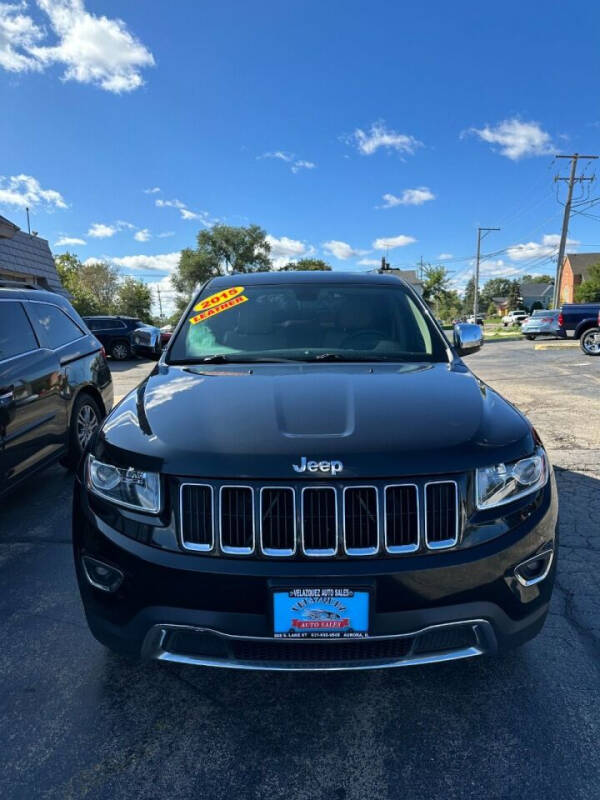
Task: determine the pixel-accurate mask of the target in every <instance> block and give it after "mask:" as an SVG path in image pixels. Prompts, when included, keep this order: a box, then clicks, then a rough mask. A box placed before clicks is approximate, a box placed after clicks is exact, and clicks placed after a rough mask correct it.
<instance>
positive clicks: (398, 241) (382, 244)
mask: <svg viewBox="0 0 600 800" xmlns="http://www.w3.org/2000/svg"><path fill="white" fill-rule="evenodd" d="M416 241H417V240H416V239H415V238H414V237H413V236H405V235H404V234H400V235H399V236H384V237H382V238H381V239H375V241H374V242H373V247H374V248H375V250H393V249H394V248H395V247H405V246H406V245H407V244H414V242H416Z"/></svg>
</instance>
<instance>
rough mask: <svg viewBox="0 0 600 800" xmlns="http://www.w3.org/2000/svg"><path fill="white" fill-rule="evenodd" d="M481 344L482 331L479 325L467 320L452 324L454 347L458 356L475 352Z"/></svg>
mask: <svg viewBox="0 0 600 800" xmlns="http://www.w3.org/2000/svg"><path fill="white" fill-rule="evenodd" d="M482 345H483V332H482V330H481V328H480V327H479V325H470V324H469V323H467V322H462V323H458V324H457V325H455V326H454V347H455V349H456V352H457V353H458V355H459V356H468V355H470V354H471V353H476V352H477V351H478V350H480V349H481V347H482Z"/></svg>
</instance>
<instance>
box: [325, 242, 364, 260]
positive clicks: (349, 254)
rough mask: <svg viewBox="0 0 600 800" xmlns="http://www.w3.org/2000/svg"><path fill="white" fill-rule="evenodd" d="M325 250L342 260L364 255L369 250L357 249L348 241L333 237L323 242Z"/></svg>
mask: <svg viewBox="0 0 600 800" xmlns="http://www.w3.org/2000/svg"><path fill="white" fill-rule="evenodd" d="M323 250H325V251H326V252H327V253H329V254H330V255H332V256H334V257H335V258H339V259H340V261H347V260H348V259H349V258H355V257H356V256H364V255H366V253H368V252H369V251H368V250H356V249H355V248H354V247H352V246H351V245H349V244H348V242H340V241H338V240H337V239H331V240H330V241H329V242H323Z"/></svg>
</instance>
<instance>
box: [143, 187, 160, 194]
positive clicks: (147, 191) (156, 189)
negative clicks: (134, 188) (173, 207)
mask: <svg viewBox="0 0 600 800" xmlns="http://www.w3.org/2000/svg"><path fill="white" fill-rule="evenodd" d="M159 192H160V186H152V187H151V188H150V189H144V194H158V193H159Z"/></svg>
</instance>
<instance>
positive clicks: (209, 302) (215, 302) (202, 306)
mask: <svg viewBox="0 0 600 800" xmlns="http://www.w3.org/2000/svg"><path fill="white" fill-rule="evenodd" d="M243 291H244V287H243V286H231V287H230V288H229V289H223V291H222V292H217V293H216V294H211V295H210V296H209V297H205V298H204V300H201V301H200V302H199V303H197V304H196V305H195V306H194V311H206V309H207V308H213V307H214V306H220V305H221V303H224V302H225V301H226V300H231V299H232V298H233V297H237V296H238V295H240V294H241V293H242V292H243Z"/></svg>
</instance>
